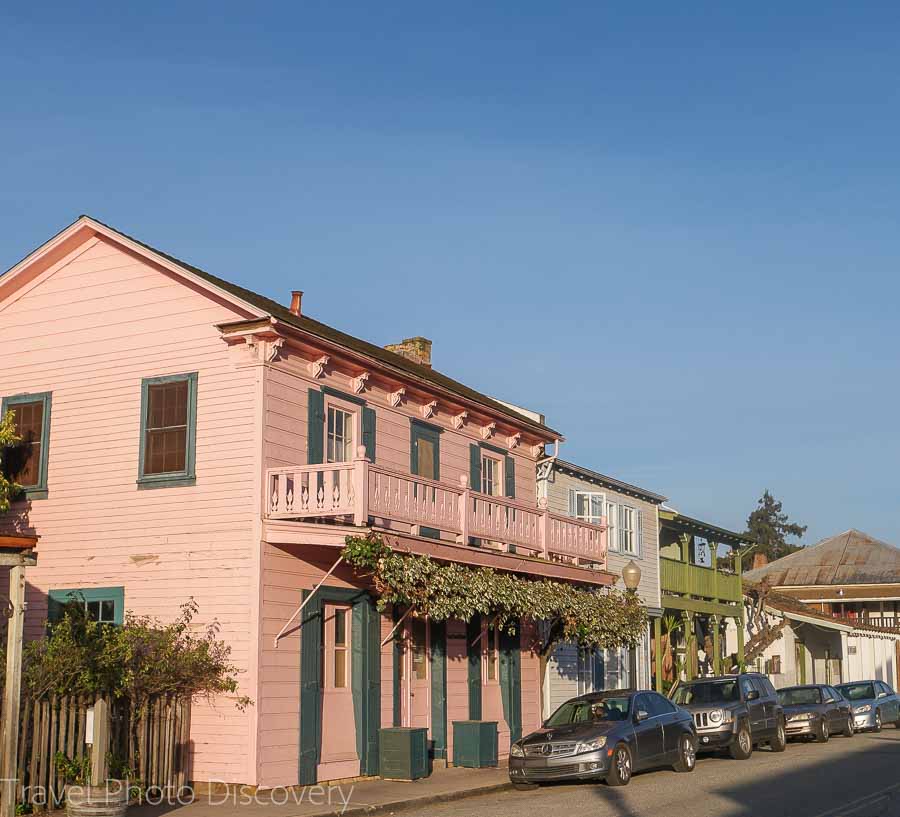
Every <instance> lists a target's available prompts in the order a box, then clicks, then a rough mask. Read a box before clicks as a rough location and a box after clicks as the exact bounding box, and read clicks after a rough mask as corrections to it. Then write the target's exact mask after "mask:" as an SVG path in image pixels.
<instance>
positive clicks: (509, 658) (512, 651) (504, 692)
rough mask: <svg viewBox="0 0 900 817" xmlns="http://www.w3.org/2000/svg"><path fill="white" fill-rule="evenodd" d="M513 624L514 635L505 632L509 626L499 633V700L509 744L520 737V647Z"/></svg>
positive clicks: (518, 636) (518, 634)
mask: <svg viewBox="0 0 900 817" xmlns="http://www.w3.org/2000/svg"><path fill="white" fill-rule="evenodd" d="M515 624H516V631H515V632H514V633H509V632H507V629H506V627H507V626H509V625H506V626H504V627H503V629H502V630H501V631H500V698H501V700H502V702H503V717H504V718H505V719H506V722H507V724H509V740H510V743H515V742H516V741H517V740H519V738H521V737H522V645H521V635H520V630H519V626H518V622H516V623H515Z"/></svg>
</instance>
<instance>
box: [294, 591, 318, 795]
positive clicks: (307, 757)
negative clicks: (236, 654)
mask: <svg viewBox="0 0 900 817" xmlns="http://www.w3.org/2000/svg"><path fill="white" fill-rule="evenodd" d="M310 592H311V591H309V590H304V591H303V600H304V601H305V600H306V597H307V596H309V594H310ZM321 649H322V594H321V593H317V594H316V595H315V596H313V598H312V599H311V600H310V602H309V604H307V605H306V607H305V608H304V610H303V618H302V621H301V627H300V770H299V783H300V785H301V786H309V785H312V784H313V783H315V782H316V767H317V766H318V764H319V751H320V747H321V746H322V690H321V688H320V686H319V673H320V669H321V668H320V664H321V661H322V658H321Z"/></svg>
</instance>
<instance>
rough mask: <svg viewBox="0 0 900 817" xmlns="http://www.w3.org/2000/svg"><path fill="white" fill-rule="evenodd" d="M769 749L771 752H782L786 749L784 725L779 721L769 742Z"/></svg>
mask: <svg viewBox="0 0 900 817" xmlns="http://www.w3.org/2000/svg"><path fill="white" fill-rule="evenodd" d="M769 748H770V749H771V750H772V751H773V752H783V751H784V750H785V749H786V748H787V734H786V733H785V731H784V724H783V723H782V722H781V721H778V728H777V729H776V730H775V737H774V738H772V740H770V741H769Z"/></svg>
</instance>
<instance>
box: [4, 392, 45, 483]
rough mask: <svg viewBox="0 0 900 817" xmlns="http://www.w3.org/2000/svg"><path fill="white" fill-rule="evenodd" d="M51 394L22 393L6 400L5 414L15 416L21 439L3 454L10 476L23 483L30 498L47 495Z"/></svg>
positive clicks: (14, 425)
mask: <svg viewBox="0 0 900 817" xmlns="http://www.w3.org/2000/svg"><path fill="white" fill-rule="evenodd" d="M50 402H51V401H50V393H49V392H46V393H43V394H22V395H16V396H15V397H7V398H4V400H3V407H2V415H3V416H4V417H5V416H6V414H7V412H11V413H12V416H13V428H14V429H15V432H16V436H18V437H19V438H20V442H19V443H17V444H16V445H14V446H12V447H10V448H8V449H7V450H6V451H5V452H4V453H3V471H4V474H5V476H6V477H7V479H11V480H13V481H14V482H16V483H17V484H18V485H21V486H22V488H23V489H24V491H25V495H26V496H27V497H28V498H29V499H39V498H42V497H44V496H46V495H47V461H48V453H49V445H50Z"/></svg>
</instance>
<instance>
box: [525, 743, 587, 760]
mask: <svg viewBox="0 0 900 817" xmlns="http://www.w3.org/2000/svg"><path fill="white" fill-rule="evenodd" d="M547 745H549V746H550V751H549V752H545V751H544V747H545V746H547ZM577 745H578V744H577V743H575V742H574V741H567V742H565V743H550V744H546V743H532V744H530V745H528V746H526V747H525V754H526V755H528V756H530V757H566V756H567V755H574V754H575V747H576V746H577Z"/></svg>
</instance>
